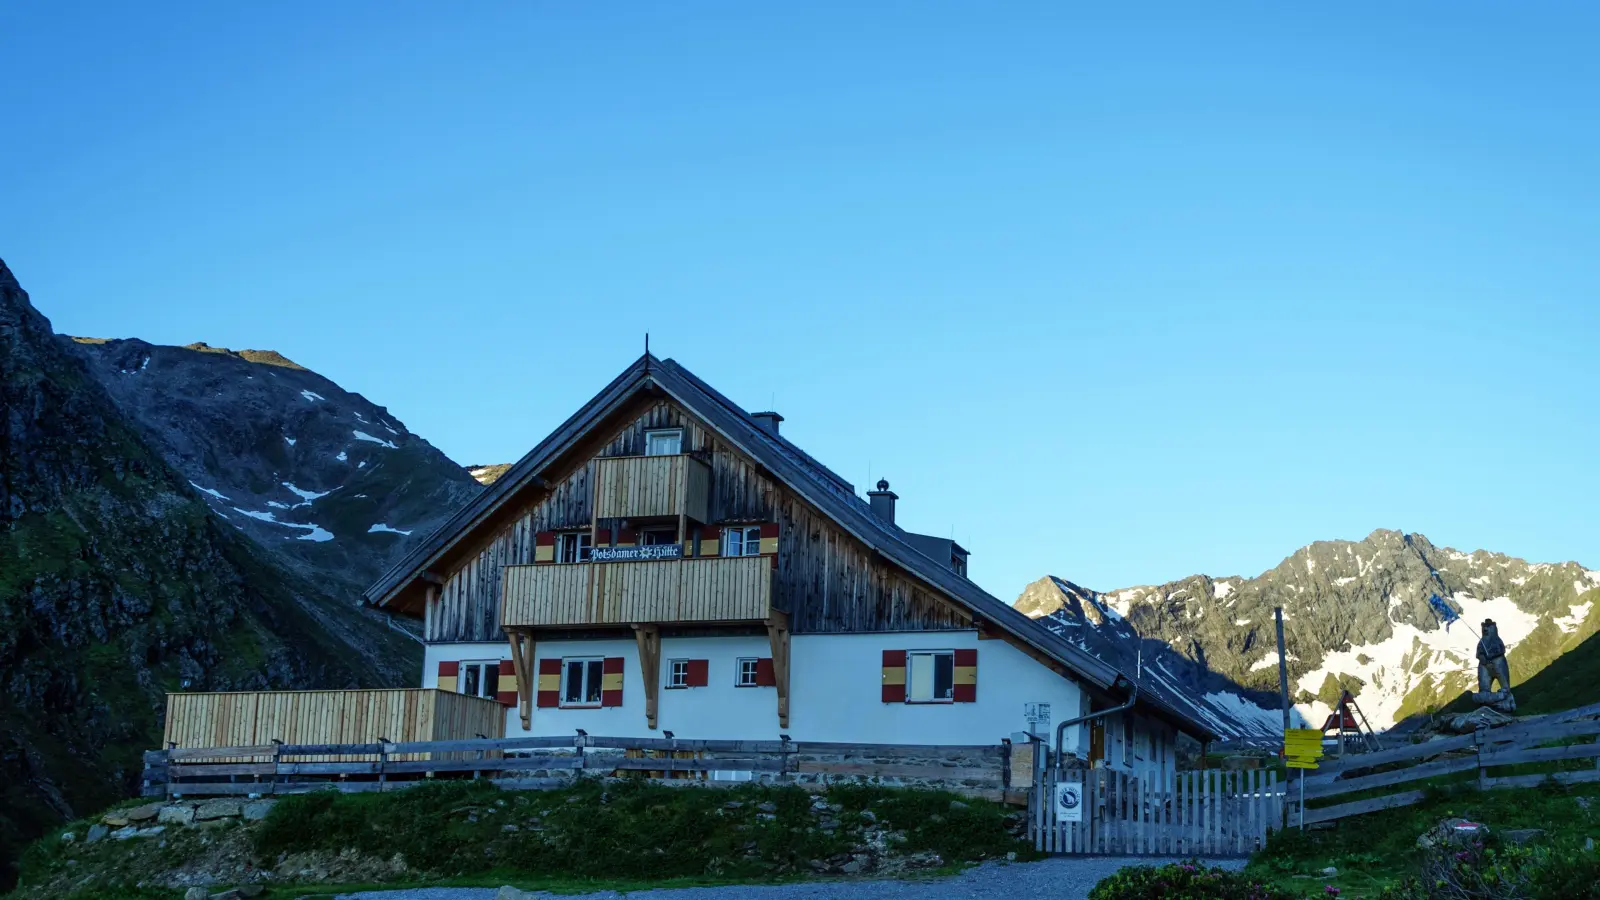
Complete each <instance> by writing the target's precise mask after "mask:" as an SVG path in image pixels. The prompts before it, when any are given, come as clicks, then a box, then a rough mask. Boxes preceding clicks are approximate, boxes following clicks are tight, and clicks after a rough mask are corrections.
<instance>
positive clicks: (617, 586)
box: [500, 457, 773, 628]
mask: <svg viewBox="0 0 1600 900" xmlns="http://www.w3.org/2000/svg"><path fill="white" fill-rule="evenodd" d="M667 458H669V459H670V458H672V457H667ZM680 458H681V457H680ZM504 577H505V582H504V584H503V585H502V592H501V601H500V624H501V625H502V626H504V627H507V628H556V627H563V626H579V625H632V624H645V623H657V624H664V623H670V622H761V621H765V620H766V619H768V618H770V617H771V614H772V613H771V609H772V581H773V578H772V558H771V557H769V556H736V557H727V558H717V557H712V558H706V559H673V560H660V561H653V562H615V563H573V564H568V565H539V566H506V567H505V576H504Z"/></svg>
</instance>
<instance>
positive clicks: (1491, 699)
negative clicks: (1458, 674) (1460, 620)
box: [1472, 619, 1517, 714]
mask: <svg viewBox="0 0 1600 900" xmlns="http://www.w3.org/2000/svg"><path fill="white" fill-rule="evenodd" d="M1497 683H1498V690H1491V688H1492V687H1495V686H1496V684H1497ZM1472 699H1473V701H1474V702H1476V703H1478V704H1479V705H1481V706H1491V707H1493V708H1494V709H1496V710H1498V711H1500V712H1503V713H1507V714H1510V713H1512V712H1515V711H1516V708H1517V701H1516V699H1515V698H1513V697H1512V696H1511V666H1510V665H1509V664H1508V663H1507V662H1506V642H1505V641H1502V640H1500V629H1499V627H1498V626H1496V625H1495V624H1494V620H1493V619H1484V620H1483V637H1481V638H1479V639H1478V692H1477V693H1476V694H1473V695H1472Z"/></svg>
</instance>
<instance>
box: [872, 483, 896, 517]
mask: <svg viewBox="0 0 1600 900" xmlns="http://www.w3.org/2000/svg"><path fill="white" fill-rule="evenodd" d="M899 499H900V495H899V494H896V493H895V492H894V491H891V490H889V482H888V480H887V479H883V478H880V479H878V489H877V490H875V491H867V502H868V503H870V504H872V514H873V515H875V516H877V517H878V518H880V519H882V520H884V521H885V522H888V523H889V524H890V525H893V524H894V502H895V501H896V500H899Z"/></svg>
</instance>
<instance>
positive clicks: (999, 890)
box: [337, 856, 1244, 900]
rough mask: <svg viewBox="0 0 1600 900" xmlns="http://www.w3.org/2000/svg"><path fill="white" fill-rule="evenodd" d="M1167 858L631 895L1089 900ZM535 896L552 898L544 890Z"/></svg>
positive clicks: (479, 895)
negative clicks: (1130, 872) (1118, 876)
mask: <svg viewBox="0 0 1600 900" xmlns="http://www.w3.org/2000/svg"><path fill="white" fill-rule="evenodd" d="M1167 862H1176V860H1168V859H1153V858H1140V859H1127V858H1121V857H1095V856H1078V857H1055V858H1052V859H1047V860H1043V861H1041V862H1032V863H1012V864H1009V865H1007V864H1003V863H989V864H985V865H982V866H977V867H975V868H971V869H968V870H967V871H965V872H962V873H961V874H960V875H953V876H951V877H949V878H939V879H918V880H916V881H861V880H858V881H808V882H799V883H796V884H769V885H729V886H726V887H700V888H673V889H670V890H654V891H635V892H633V893H631V894H628V895H627V897H628V898H629V900H901V898H905V900H913V898H914V900H958V898H959V900H1016V898H1018V897H1026V896H1034V897H1049V898H1050V900H1087V898H1088V896H1089V889H1090V888H1092V887H1094V886H1095V883H1096V882H1098V881H1099V880H1100V879H1102V878H1104V877H1106V876H1107V875H1110V874H1111V873H1112V872H1115V871H1116V870H1118V869H1120V868H1122V867H1123V866H1127V865H1152V866H1153V865H1160V864H1162V863H1167ZM1213 864H1214V865H1219V866H1222V867H1223V868H1227V869H1237V868H1241V867H1242V866H1243V865H1244V860H1242V859H1228V860H1217V861H1215V862H1214V863H1213ZM495 893H496V889H495V888H415V889H412V890H404V891H363V892H361V893H358V894H340V895H339V897H338V898H337V900H494V896H495ZM532 896H539V897H550V896H554V895H551V894H544V893H539V894H535V895H532ZM621 896H623V895H622V894H618V893H616V892H615V891H602V892H600V893H596V894H580V895H567V896H565V897H562V898H561V900H605V898H617V897H621Z"/></svg>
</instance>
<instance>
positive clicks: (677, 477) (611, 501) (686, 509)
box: [594, 454, 711, 522]
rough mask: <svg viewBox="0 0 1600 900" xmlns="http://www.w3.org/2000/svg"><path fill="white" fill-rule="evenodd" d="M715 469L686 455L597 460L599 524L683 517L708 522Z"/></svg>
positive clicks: (595, 491) (596, 495)
mask: <svg viewBox="0 0 1600 900" xmlns="http://www.w3.org/2000/svg"><path fill="white" fill-rule="evenodd" d="M710 498H711V469H710V467H709V466H707V465H706V464H705V463H704V462H702V461H700V460H698V459H695V458H694V457H692V456H689V455H687V454H677V455H673V456H617V457H610V458H602V459H597V460H595V489H594V515H595V518H598V519H622V518H628V517H635V518H646V517H651V516H677V515H684V516H688V517H689V518H691V519H693V520H695V521H696V522H704V521H707V516H708V514H709V513H708V512H707V510H708V509H709V506H708V503H709V501H710Z"/></svg>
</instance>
